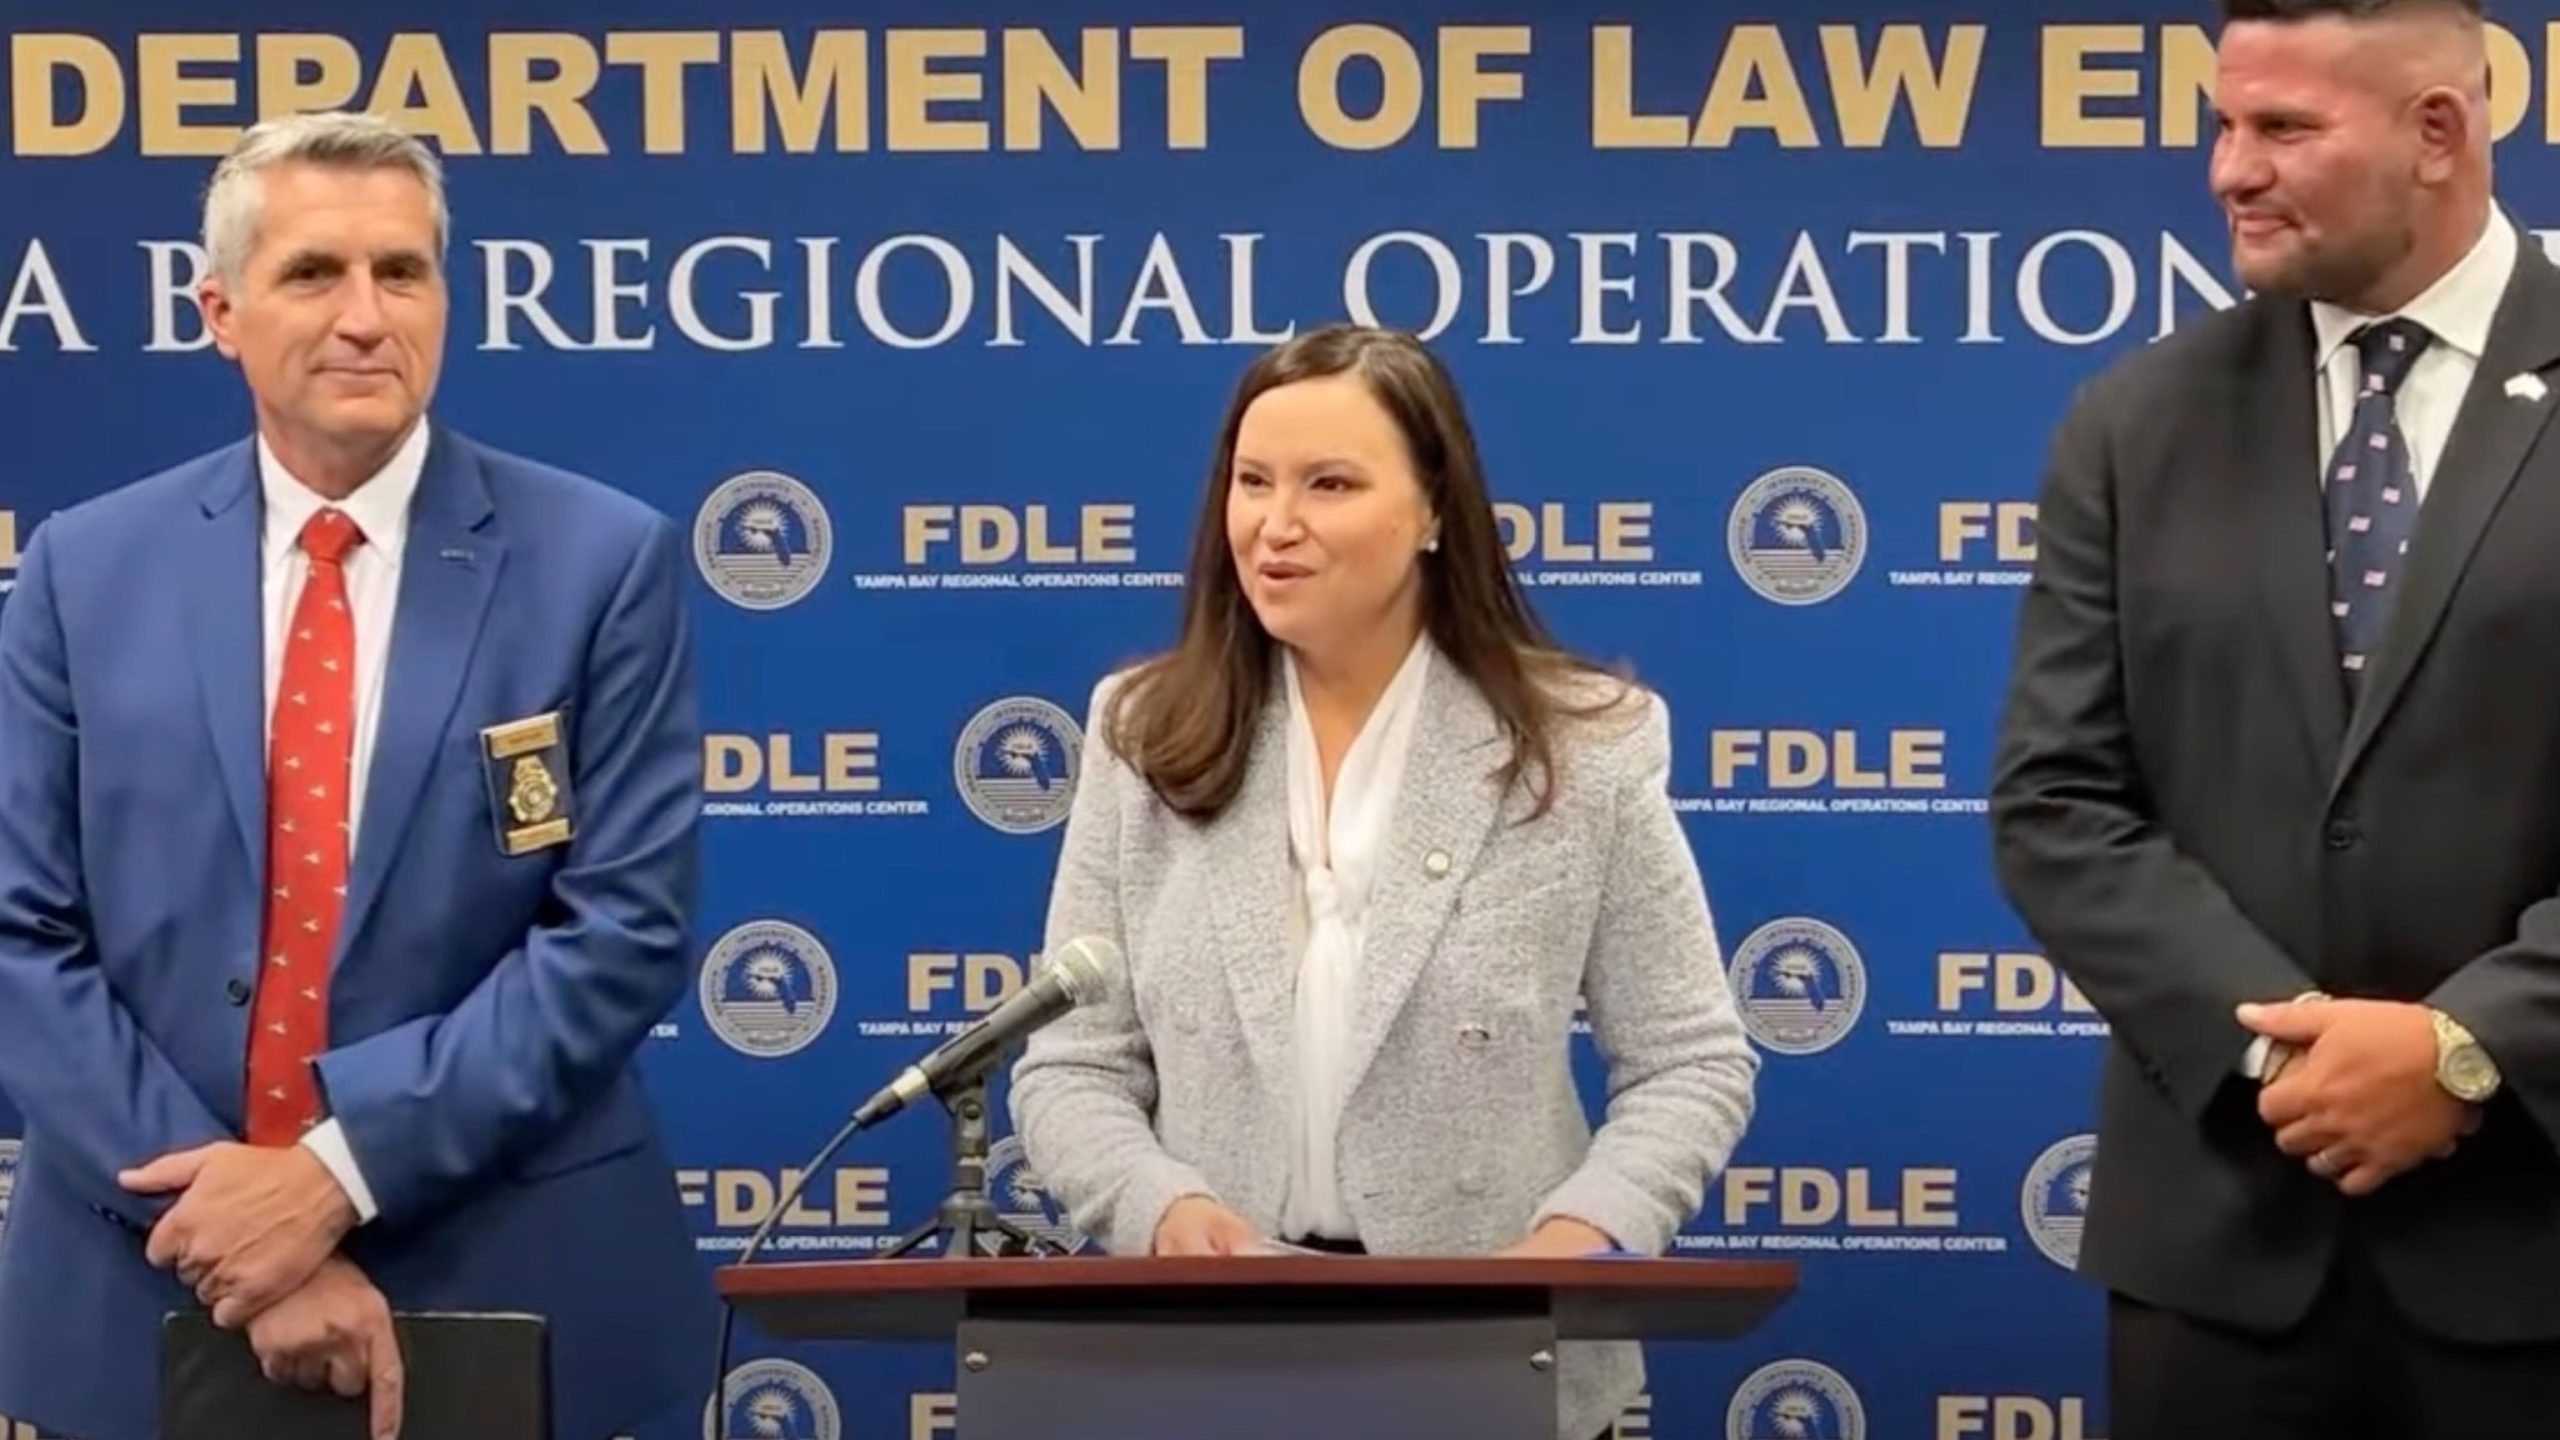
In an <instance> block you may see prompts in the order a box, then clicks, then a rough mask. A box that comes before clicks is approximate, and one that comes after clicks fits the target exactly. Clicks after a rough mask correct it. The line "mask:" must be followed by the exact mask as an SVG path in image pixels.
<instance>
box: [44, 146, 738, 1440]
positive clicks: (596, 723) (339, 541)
mask: <svg viewBox="0 0 2560 1440" xmlns="http://www.w3.org/2000/svg"><path fill="white" fill-rule="evenodd" d="M205 212H206V213H205V232H206V248H207V251H208V257H209V272H210V273H209V275H208V278H207V280H206V282H205V286H204V291H203V296H202V299H203V302H204V309H205V317H206V322H207V324H208V326H209V327H210V329H211V331H212V333H213V337H214V340H215V342H216V344H217V346H218V348H219V349H220V350H221V352H222V353H223V354H224V355H225V356H227V357H229V358H231V359H233V360H236V361H237V362H238V363H239V365H240V368H241V371H242V375H243V377H244V379H245V380H246V381H247V385H248V390H249V395H250V399H251V401H252V408H253V411H254V413H255V416H256V422H257V423H256V433H255V435H254V436H252V437H249V438H244V439H242V440H240V441H239V442H237V443H234V444H232V445H229V446H226V447H224V448H223V449H220V450H217V451H215V452H213V453H211V454H208V455H204V456H200V457H197V458H195V459H193V460H189V461H186V462H185V463H183V464H180V465H178V466H176V467H175V468H173V469H171V470H168V471H165V472H163V473H161V474H159V475H156V476H153V477H151V478H148V479H145V480H142V481H139V482H137V483H135V484H132V485H128V486H125V487H124V488H122V489H119V490H115V491H113V492H111V493H108V494H106V495H102V496H99V497H98V498H96V499H94V500H91V501H88V502H86V503H84V504H80V505H76V506H73V507H71V508H69V509H67V510H64V511H62V512H61V513H59V514H57V515H54V516H53V517H52V518H50V519H48V520H47V521H46V522H45V523H44V525H43V527H42V528H40V529H39V530H37V532H36V533H35V536H34V538H33V539H32V540H31V541H30V543H29V544H28V546H27V550H26V554H25V557H24V560H23V563H22V566H21V569H20V572H19V581H18V587H17V590H16V591H15V593H14V594H12V595H11V597H10V599H9V602H8V605H7V607H6V608H5V609H0V1089H5V1090H7V1091H8V1093H9V1095H10V1096H11V1098H12V1099H13V1100H15V1101H16V1102H17V1103H18V1105H19V1106H20V1108H22V1109H23V1110H24V1111H25V1114H26V1123H27V1134H26V1144H25V1151H24V1154H23V1156H22V1163H21V1165H20V1167H19V1171H18V1180H17V1188H16V1193H15V1194H14V1196H13V1197H12V1200H11V1206H10V1214H9V1223H8V1226H7V1227H6V1229H5V1230H0V1411H5V1412H7V1413H9V1414H11V1415H14V1416H17V1417H20V1418H21V1419H25V1420H30V1421H34V1422H37V1423H39V1424H41V1425H43V1426H44V1427H46V1429H48V1430H49V1431H58V1432H62V1433H66V1434H70V1435H73V1436H77V1437H80V1440H150V1437H151V1436H152V1435H153V1434H154V1433H155V1430H156V1428H157V1424H156V1422H157V1413H156V1400H157V1394H158V1391H157V1385H156V1375H157V1364H156V1362H157V1357H158V1352H159V1336H160V1322H161V1317H162V1316H163V1314H165V1313H166V1312H169V1311H172V1310H181V1309H185V1308H188V1307H189V1306H190V1305H194V1304H201V1305H203V1306H206V1307H208V1308H209V1309H210V1310H211V1312H212V1320H213V1322H214V1323H215V1324H218V1325H221V1326H224V1327H228V1328H232V1329H238V1330H243V1331H245V1333H246V1335H247V1338H248V1341H249V1343H250V1345H251V1346H252V1347H253V1348H254V1350H255V1352H256V1354H257V1355H258V1357H259V1358H260V1360H261V1361H262V1362H263V1363H264V1365H265V1368H266V1372H267V1374H268V1376H269V1377H270V1378H272V1379H274V1380H277V1381H279V1382H292V1383H298V1384H301V1385H304V1386H307V1387H312V1388H318V1387H321V1386H327V1387H330V1388H333V1389H336V1390H338V1391H339V1392H341V1393H344V1394H348V1395H355V1394H359V1393H368V1392H369V1394H370V1396H371V1401H372V1407H373V1421H374V1434H375V1435H376V1436H377V1437H383V1436H387V1435H388V1434H389V1433H390V1432H391V1431H392V1430H393V1429H394V1428H395V1427H396V1425H397V1423H398V1414H399V1410H400V1404H399V1400H400V1394H399V1391H400V1386H401V1384H402V1382H403V1380H404V1376H403V1374H402V1370H401V1354H400V1350H399V1347H398V1345H397V1343H396V1337H395V1336H394V1335H393V1333H392V1330H391V1317H392V1314H393V1312H395V1311H399V1310H471V1311H527V1312H532V1313H534V1314H538V1315H541V1316H543V1317H545V1318H546V1319H547V1320H548V1322H549V1325H550V1333H549V1342H550V1363H551V1376H552V1386H553V1405H552V1415H553V1420H554V1427H555V1429H554V1433H555V1435H557V1436H558V1437H559V1440H604V1437H605V1436H607V1435H610V1434H612V1433H614V1432H615V1431H616V1430H619V1429H621V1428H623V1427H625V1426H627V1425H629V1424H631V1423H633V1422H635V1421H638V1420H641V1419H643V1418H645V1417H646V1416H648V1415H649V1414H650V1413H651V1411H652V1410H653V1408H654V1407H657V1406H662V1405H670V1404H675V1403H677V1402H680V1401H686V1400H695V1399H698V1397H699V1395H700V1394H701V1389H700V1387H698V1386H697V1385H694V1384H690V1383H688V1382H690V1381H692V1380H693V1379H694V1377H695V1376H696V1375H697V1373H698V1365H697V1362H698V1361H699V1359H700V1357H701V1356H702V1355H703V1354H704V1353H706V1352H707V1350H708V1347H709V1344H710V1341H711V1338H712V1331H711V1328H710V1326H709V1324H708V1322H709V1320H710V1319H711V1316H712V1311H711V1308H710V1294H709V1287H708V1284H707V1279H706V1276H705V1274H704V1273H703V1271H702V1268H701V1267H700V1265H699V1264H698V1263H697V1262H696V1260H695V1259H694V1256H693V1247H692V1243H691V1236H690V1233H689V1231H690V1227H689V1226H688V1225H687V1223H686V1221H685V1218H684V1214H683V1210H682V1207H681V1204H680V1203H679V1200H678V1197H677V1195H676V1192H675V1186H674V1179H673V1175H672V1173H671V1171H670V1169H669V1166H668V1162H667V1159H666V1156H665V1154H664V1153H663V1151H662V1149H661V1147H660V1145H659V1143H658V1137H657V1131H656V1127H655V1124H654V1122H653V1121H652V1119H651V1116H650V1113H649V1107H648V1105H647V1102H646V1100H645V1098H644V1096H643V1094H642V1091H641V1088H640V1084H639V1081H638V1078H637V1076H635V1075H634V1074H633V1073H632V1070H631V1060H632V1055H633V1052H634V1051H635V1050H636V1049H637V1048H638V1046H639V1045H640V1044H641V1042H642V1041H643V1040H645V1039H646V1038H647V1036H648V1034H649V1030H650V1026H651V1025H652V1023H653V1022H654V1021H656V1020H657V1019H658V1017H659V1016H660V1015H662V1014H663V1013H664V1012H665V1011H666V1009H667V1007H668V1006H669V1005H670V1004H672V1003H673V1002H674V1000H675V998H676V996H677V995H678V994H680V993H681V992H682V990H683V987H684V982H685V974H686V971H687V968H688V963H689V961H688V938H687V932H686V922H687V918H688V914H689V912H690V909H691V906H692V903H693V895H694V890H695V883H696V882H695V875H696V860H695V847H696V827H697V825H698V819H697V816H698V814H699V810H700V806H699V801H698V798H697V796H698V788H699V778H700V774H701V771H700V765H701V738H700V735H699V732H698V729H697V721H696V711H695V701H694V695H693V688H692V687H693V674H692V662H691V659H690V653H689V648H688V647H689V641H688V631H687V628H686V625H685V620H684V594H683V586H682V574H683V563H682V560H681V558H680V557H681V554H682V549H681V545H680V543H679V539H678V532H677V531H676V529H675V527H674V526H673V525H671V524H670V523H669V522H668V521H667V519H666V518H665V517H663V516H661V515H659V514H657V513H656V512H655V511H653V510H651V509H649V508H648V507H647V506H645V505H642V504H641V503H639V502H638V501H636V500H633V499H631V498H630V497H628V496H626V495H623V494H620V493H618V492H616V491H614V490H611V489H608V488H607V487H605V486H603V485H601V484H598V483H596V482H594V481H591V480H585V479H581V478H579V477H577V476H573V475H569V474H565V473H563V472H561V471H558V470H554V469H551V468H549V467H546V466H543V465H539V464H536V463H534V462H531V461H528V460H523V459H518V458H516V457H514V456H511V455H506V454H502V453H500V452H498V451H495V450H491V449H488V448H486V447H484V446H481V445H478V444H476V443H474V442H472V441H470V440H468V439H465V438H464V437H462V436H461V435H459V434H456V433H455V432H453V431H452V430H450V429H448V428H446V427H444V426H442V425H439V424H436V423H434V422H432V421H431V420H430V419H429V418H428V416H427V414H426V408H427V402H428V398H429V396H430V395H431V393H432V392H433V389H434V385H435V378H436V373H437V368H438V360H439V358H440V354H441V349H442V344H443V339H444V334H445V317H446V311H447V292H446V289H445V283H444V263H443V262H444V254H445V244H446V236H447V233H448V226H447V222H446V218H445V210H444V202H443V190H442V179H441V171H440V169H439V167H438V165H437V163H436V161H435V158H434V156H433V155H432V154H431V153H430V152H428V151H427V150H426V149H425V148H424V147H423V146H421V145H420V144H418V142H417V141H416V140H415V139H413V138H412V137H410V136H408V135H407V134H405V133H403V132H401V131H400V130H398V129H397V128H395V127H393V126H392V125H390V124H388V123H387V122H384V121H381V120H377V119H374V118H372V117H367V116H358V115H305V116H296V117H291V118H288V119H284V120H279V121H275V122H271V123H269V124H266V125H262V126H258V127H256V128H253V129H252V130H250V131H249V132H248V133H247V134H245V135H244V136H243V137H242V139H241V141H240V143H239V145H238V147H237V148H236V149H235V150H234V151H233V153H232V154H231V155H230V156H229V157H228V158H227V159H226V160H225V161H224V163H223V164H222V166H221V167H220V168H219V169H218V170H217V171H216V173H215V177H214V180H213V183H212V185H211V187H210V189H209V191H208V194H207V198H206V202H205Z"/></svg>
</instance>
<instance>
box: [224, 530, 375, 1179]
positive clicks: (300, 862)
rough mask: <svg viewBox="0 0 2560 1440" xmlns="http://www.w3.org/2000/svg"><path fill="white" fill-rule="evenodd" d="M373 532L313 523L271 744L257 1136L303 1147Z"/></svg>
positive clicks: (342, 882) (311, 1110) (320, 1034)
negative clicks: (350, 603) (359, 616)
mask: <svg viewBox="0 0 2560 1440" xmlns="http://www.w3.org/2000/svg"><path fill="white" fill-rule="evenodd" d="M362 543H364V532H362V531H361V530H358V529H357V528H356V524H355V522H354V521H353V520H350V519H348V518H347V517H346V515H345V514H344V513H343V512H341V511H337V510H323V511H321V512H320V513H319V514H317V515H314V516H312V517H311V521H310V523H309V524H307V525H305V526H303V527H302V553H303V554H304V555H306V556H308V557H309V559H310V562H311V574H310V576H309V578H308V579H306V580H305V581H304V582H303V586H302V596H301V598H300V600H298V601H297V602H296V603H295V605H294V610H293V625H292V628H291V629H289V630H288V631H286V632H285V646H284V672H283V677H282V679H281V680H280V681H279V682H278V684H277V686H276V704H275V715H274V717H273V719H272V720H271V721H270V722H269V728H270V730H271V732H272V733H271V735H270V737H269V740H268V750H267V900H266V925H265V931H264V935H265V938H264V940H263V941H262V943H261V944H260V946H259V954H260V956H261V957H262V961H263V963H261V964H260V965H259V966H258V987H257V991H258V998H257V1003H256V1004H255V1005H254V1006H252V1007H251V1009H250V1012H249V1025H250V1028H249V1074H248V1085H249V1088H248V1101H249V1105H248V1140H249V1143H250V1144H252V1145H291V1144H293V1143H295V1142H296V1141H298V1140H300V1139H301V1138H302V1133H303V1132H304V1131H305V1130H308V1129H310V1128H311V1127H312V1126H313V1125H315V1124H317V1123H318V1122H319V1120H320V1091H319V1083H318V1080H317V1078H316V1077H315V1076H314V1075H313V1073H312V1067H311V1059H312V1057H313V1056H315V1055H318V1054H319V1053H320V1052H321V1051H322V1050H325V1049H327V1048H328V1038H329V999H328V996H329V957H330V953H331V951H332V950H334V949H335V948H336V945H337V940H338V916H339V912H340V911H341V910H343V909H344V908H345V905H346V897H347V838H348V837H347V819H348V810H347V781H348V771H349V768H350V764H351V759H350V757H351V752H352V748H353V742H354V738H355V728H356V723H355V722H356V686H355V670H356V625H355V615H354V613H353V612H352V611H350V610H349V609H348V608H347V577H346V572H345V571H344V570H343V569H342V568H341V566H340V562H341V561H342V560H344V559H345V558H346V554H347V552H348V551H349V550H352V549H354V548H355V547H356V546H358V545H360V544H362Z"/></svg>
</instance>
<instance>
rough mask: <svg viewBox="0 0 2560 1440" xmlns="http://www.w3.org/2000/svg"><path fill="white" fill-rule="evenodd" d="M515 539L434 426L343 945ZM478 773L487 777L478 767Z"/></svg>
mask: <svg viewBox="0 0 2560 1440" xmlns="http://www.w3.org/2000/svg"><path fill="white" fill-rule="evenodd" d="M505 558H506V545H505V540H504V537H503V536H501V535H500V534H499V533H498V531H497V529H496V527H495V526H494V525H493V524H492V523H491V510H490V505H489V489H488V482H487V479H486V478H485V477H484V476H483V475H482V474H481V471H480V467H479V465H478V463H477V462H476V461H475V460H473V459H472V458H471V457H470V456H469V455H468V454H466V453H464V452H463V451H462V449H461V447H460V446H459V445H457V444H456V443H455V441H454V439H453V437H452V436H451V435H450V434H449V433H448V432H446V431H444V430H443V429H441V428H439V429H438V430H436V431H435V432H434V435H433V438H432V439H431V441H430V442H429V447H428V450H427V459H426V467H425V469H424V471H423V472H422V473H421V474H420V475H419V477H418V494H417V498H416V499H415V500H414V501H412V502H411V507H410V520H409V538H408V541H407V543H406V545H405V547H404V548H403V550H402V552H401V560H400V600H399V609H398V611H397V614H396V616H395V618H394V619H393V621H392V631H391V654H390V657H389V664H388V669H387V673H386V674H385V675H384V677H383V686H382V715H381V718H380V720H379V721H378V722H377V723H376V725H375V728H374V745H373V760H372V765H371V768H370V769H369V770H368V771H367V775H366V789H365V802H364V823H363V825H362V826H361V827H360V828H359V830H358V832H357V835H356V849H355V856H354V864H353V869H352V873H351V874H350V876H349V879H348V883H347V913H346V919H345V922H344V924H343V925H342V926H341V927H340V930H339V945H340V953H341V954H344V953H346V948H347V947H349V946H352V945H353V944H354V942H355V940H356V939H357V937H358V935H359V934H360V933H361V932H362V930H363V927H364V923H365V919H366V917H367V916H368V915H369V914H370V913H371V911H372V908H373V905H374V903H375V902H376V901H377V900H378V899H380V898H381V894H382V887H383V883H384V881H385V880H386V879H387V878H388V876H389V875H390V873H391V866H392V862H393V861H394V860H395V859H396V858H398V855H399V852H400V848H401V844H402V842H403V840H404V839H405V837H406V835H407V833H408V829H409V820H410V817H411V816H412V815H413V814H414V813H416V810H417V805H418V796H419V793H420V789H421V787H422V786H423V785H424V784H425V782H426V777H427V772H428V771H429V770H430V769H431V768H433V766H434V764H435V760H436V756H437V754H438V752H440V751H441V750H442V749H443V748H444V746H443V737H444V733H445V726H446V724H447V722H448V721H450V720H451V718H452V716H453V707H454V702H455V701H456V699H457V698H459V697H460V695H461V693H462V681H463V677H464V676H465V675H466V674H468V673H469V671H470V668H471V655H472V652H473V650H474V649H475V648H476V647H477V645H478V642H479V637H480V631H481V622H482V620H483V618H484V617H485V615H486V613H487V611H488V608H489V597H490V595H491V594H492V593H493V592H494V591H495V590H496V588H497V582H498V571H499V567H500V565H501V564H502V563H503V562H504V560H505ZM472 783H474V784H477V783H479V781H478V777H477V776H476V775H475V776H473V777H472Z"/></svg>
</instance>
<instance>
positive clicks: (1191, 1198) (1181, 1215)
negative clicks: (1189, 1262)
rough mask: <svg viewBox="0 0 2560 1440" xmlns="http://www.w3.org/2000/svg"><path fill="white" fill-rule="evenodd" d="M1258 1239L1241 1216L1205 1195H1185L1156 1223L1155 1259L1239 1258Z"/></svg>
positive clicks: (1248, 1223)
mask: <svg viewBox="0 0 2560 1440" xmlns="http://www.w3.org/2000/svg"><path fill="white" fill-rule="evenodd" d="M1259 1238H1261V1237H1259V1236H1258V1235H1256V1234H1255V1233H1254V1229H1253V1225H1252V1223H1251V1222H1250V1221H1247V1220H1246V1219H1245V1218H1244V1217H1243V1216H1241V1215H1238V1214H1237V1213H1236V1212H1234V1211H1233V1210H1230V1209H1228V1208H1227V1207H1226V1206H1224V1205H1221V1204H1219V1203H1218V1202H1217V1201H1215V1200H1212V1199H1210V1198H1209V1197H1208V1196H1206V1195H1185V1196H1183V1197H1182V1198H1181V1199H1179V1200H1176V1201H1174V1202H1173V1203H1172V1204H1171V1205H1168V1206H1166V1207H1165V1212H1164V1218H1163V1219H1161V1220H1158V1221H1157V1222H1156V1238H1155V1246H1154V1253H1156V1254H1158V1255H1240V1254H1243V1253H1244V1252H1245V1251H1247V1250H1250V1249H1252V1248H1253V1244H1254V1242H1255V1241H1256V1240H1258V1239H1259Z"/></svg>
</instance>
